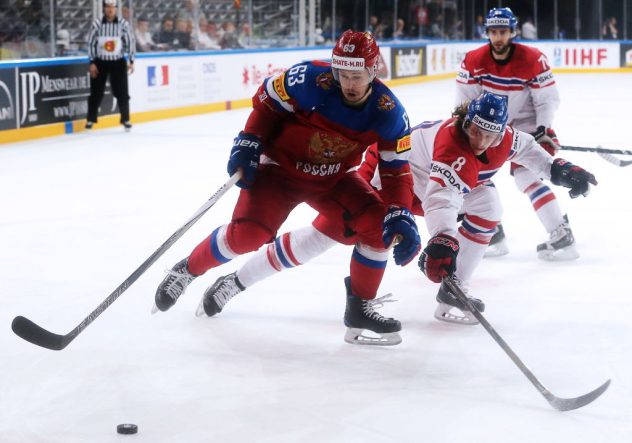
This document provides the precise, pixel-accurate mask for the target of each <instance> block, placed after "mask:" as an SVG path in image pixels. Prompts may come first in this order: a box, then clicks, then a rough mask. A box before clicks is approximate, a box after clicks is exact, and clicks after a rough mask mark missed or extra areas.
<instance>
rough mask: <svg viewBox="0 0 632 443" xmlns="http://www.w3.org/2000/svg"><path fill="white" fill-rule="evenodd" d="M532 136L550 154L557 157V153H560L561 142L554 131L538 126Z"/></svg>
mask: <svg viewBox="0 0 632 443" xmlns="http://www.w3.org/2000/svg"><path fill="white" fill-rule="evenodd" d="M531 135H532V136H533V138H535V141H536V142H538V143H539V144H540V146H542V147H543V148H544V149H546V152H548V153H549V154H551V155H555V154H557V151H559V149H560V141H559V140H558V139H557V134H556V133H555V131H554V130H553V129H551V128H545V127H544V126H538V129H536V131H535V132H533V133H531Z"/></svg>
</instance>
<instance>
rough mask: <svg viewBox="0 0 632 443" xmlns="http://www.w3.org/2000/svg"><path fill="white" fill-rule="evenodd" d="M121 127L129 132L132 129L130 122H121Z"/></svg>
mask: <svg viewBox="0 0 632 443" xmlns="http://www.w3.org/2000/svg"><path fill="white" fill-rule="evenodd" d="M121 124H122V125H123V128H125V132H130V131H131V130H132V124H131V123H130V122H123V123H121Z"/></svg>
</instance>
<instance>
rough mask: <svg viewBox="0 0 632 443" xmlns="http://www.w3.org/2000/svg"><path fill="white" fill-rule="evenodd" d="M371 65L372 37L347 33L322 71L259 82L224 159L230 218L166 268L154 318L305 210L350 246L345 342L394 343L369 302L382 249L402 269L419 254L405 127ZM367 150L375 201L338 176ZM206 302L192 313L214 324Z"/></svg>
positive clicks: (356, 181) (350, 177) (389, 326)
mask: <svg viewBox="0 0 632 443" xmlns="http://www.w3.org/2000/svg"><path fill="white" fill-rule="evenodd" d="M378 57H379V48H378V46H377V43H376V42H375V39H374V38H373V36H372V35H371V34H370V33H364V32H353V31H351V30H349V31H346V32H345V33H343V34H342V36H341V37H340V39H339V40H338V42H337V43H336V46H335V47H334V49H333V54H332V61H331V65H330V64H329V63H324V62H319V61H313V62H305V63H299V64H297V65H295V66H293V67H292V68H291V69H288V70H287V71H284V72H282V73H280V74H278V75H276V76H273V77H270V78H267V79H266V80H264V82H263V84H262V85H261V87H260V88H259V90H258V91H257V92H256V94H255V96H254V97H253V111H252V113H251V114H250V116H249V118H248V121H247V122H246V126H245V128H244V130H243V131H242V132H240V133H239V135H238V136H237V137H236V138H235V141H234V144H233V148H232V150H231V153H230V158H229V161H228V167H227V169H228V173H229V174H234V173H236V172H237V171H239V170H241V171H242V176H241V180H240V181H239V182H238V183H237V184H238V186H240V187H242V188H243V189H242V190H241V193H240V195H239V200H238V202H237V204H236V206H235V209H234V212H233V216H232V220H231V222H230V223H228V224H227V225H224V226H220V227H218V228H217V229H215V230H214V231H213V232H212V233H211V235H210V236H209V237H208V238H206V239H205V240H204V241H202V242H201V243H200V244H199V245H198V246H197V247H196V248H195V249H194V250H193V252H192V253H191V254H190V255H189V256H188V257H186V258H185V259H183V260H181V261H180V262H178V263H177V264H176V265H175V266H174V267H173V269H172V270H171V271H170V272H169V275H168V276H167V277H166V278H165V279H164V280H163V282H162V283H161V284H160V286H159V287H158V289H157V291H156V297H155V302H156V308H157V309H159V310H161V311H166V310H167V309H169V308H170V307H171V306H173V304H175V302H176V300H177V299H178V297H180V296H181V295H182V293H183V292H184V291H185V289H186V287H187V286H188V284H189V283H190V282H191V281H192V280H193V279H194V278H196V277H198V276H200V275H202V274H204V273H205V272H206V271H207V270H209V269H211V268H214V267H217V266H219V265H221V264H223V263H226V262H228V261H230V260H231V259H233V258H234V257H236V256H238V255H241V254H244V253H247V252H251V251H255V250H257V249H259V248H260V247H261V246H262V245H263V244H265V243H268V242H271V241H273V240H274V238H275V236H276V233H277V230H278V228H279V227H280V226H281V224H282V223H283V222H284V221H285V219H286V218H287V216H288V214H289V213H290V212H291V211H292V210H293V209H294V208H295V207H296V206H297V205H298V204H300V203H303V202H304V203H307V204H309V205H310V206H312V207H313V208H314V209H316V210H317V211H319V212H320V213H322V214H325V215H327V216H329V217H332V218H337V217H340V218H341V219H342V218H343V217H344V222H345V225H346V226H347V228H348V229H349V230H352V231H353V232H354V233H355V234H356V236H357V244H356V245H355V248H354V251H353V255H352V259H351V265H350V277H348V278H347V279H345V285H346V290H347V307H346V310H345V317H344V318H345V324H346V326H347V327H348V328H349V334H352V335H354V336H355V337H356V338H358V340H360V336H361V335H362V332H363V331H364V330H370V331H373V332H374V333H376V334H377V335H378V336H379V338H378V339H376V341H378V344H397V343H399V341H401V338H400V337H399V334H398V332H399V330H400V329H401V325H400V323H399V321H397V320H395V319H392V318H385V317H383V316H381V315H380V314H379V313H377V312H376V311H375V310H374V303H373V302H372V301H373V299H374V298H375V296H376V294H377V290H378V287H379V284H380V281H381V279H382V275H383V273H384V269H385V267H386V261H387V257H388V253H389V248H390V247H391V245H392V244H393V243H397V244H396V245H395V246H394V247H393V254H394V257H395V262H396V263H397V264H399V265H405V264H407V263H408V262H410V261H411V260H412V259H413V258H414V257H415V256H416V255H417V253H418V252H419V250H420V238H419V234H418V232H417V226H416V225H415V220H414V216H413V215H412V213H411V211H410V206H411V203H412V196H413V188H412V184H413V183H412V176H411V174H410V169H409V165H408V156H409V155H410V128H409V124H408V117H407V116H406V112H405V110H404V108H403V106H402V105H401V103H400V102H399V101H398V100H397V98H396V97H395V95H394V94H393V93H392V92H391V91H390V90H389V89H388V88H387V87H386V86H385V85H384V84H383V83H381V82H380V81H379V80H376V79H375V77H376V70H377V64H378ZM374 143H376V144H377V148H378V152H379V157H380V173H381V178H382V184H383V188H384V189H383V191H382V194H381V197H380V195H378V194H377V193H376V192H375V191H374V190H373V189H372V188H371V187H370V186H369V185H368V184H367V182H366V181H364V180H362V179H361V178H360V177H359V175H358V174H357V173H347V171H348V169H349V168H351V167H352V166H354V165H357V164H358V163H359V162H360V159H361V156H362V154H363V152H364V151H365V150H366V148H367V146H369V145H371V144H374ZM396 240H397V241H396ZM228 286H231V287H238V286H239V282H238V281H236V280H235V279H225V280H222V281H220V282H218V283H217V284H216V285H214V287H215V288H214V290H219V291H222V292H225V291H226V288H227V287H228ZM209 290H210V289H209ZM207 292H208V291H207ZM207 299H208V297H207V296H206V295H205V296H204V298H203V299H202V302H201V309H203V310H204V312H205V313H207V314H208V315H212V314H214V306H213V305H212V304H209V303H208V302H207Z"/></svg>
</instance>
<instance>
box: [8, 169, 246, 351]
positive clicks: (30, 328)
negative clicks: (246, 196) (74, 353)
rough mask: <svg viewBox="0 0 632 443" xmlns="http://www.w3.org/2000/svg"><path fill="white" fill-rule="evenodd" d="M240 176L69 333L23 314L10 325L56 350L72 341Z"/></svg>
mask: <svg viewBox="0 0 632 443" xmlns="http://www.w3.org/2000/svg"><path fill="white" fill-rule="evenodd" d="M240 177H241V172H237V173H235V174H233V175H232V176H231V177H230V179H228V181H227V182H226V183H224V184H223V185H222V187H221V188H219V189H218V190H217V192H215V194H213V195H212V196H211V198H209V199H208V200H207V201H206V203H204V205H202V206H201V207H200V209H198V210H197V212H196V213H195V214H193V216H192V217H191V218H190V219H189V220H188V221H187V222H186V223H185V224H184V225H183V226H182V227H180V228H179V229H178V230H177V231H176V232H174V233H173V235H171V237H169V238H168V239H167V241H165V242H164V243H163V244H162V245H161V246H160V247H159V248H158V249H156V251H155V252H154V253H153V254H151V256H149V258H148V259H147V260H145V261H144V262H143V264H142V265H140V266H139V267H138V269H136V270H135V271H134V272H132V274H131V275H130V276H129V277H127V279H126V280H125V281H124V282H123V283H121V284H120V286H119V287H118V288H116V289H115V290H114V292H112V293H111V294H110V295H109V296H108V298H106V299H105V300H103V302H102V303H101V304H100V305H99V306H97V307H96V309H95V310H94V311H92V312H91V313H90V315H88V316H87V317H86V318H84V319H83V321H82V322H81V323H79V324H78V325H77V326H76V327H75V328H74V329H73V330H72V331H70V332H69V333H68V334H66V335H60V334H55V333H53V332H50V331H48V330H46V329H44V328H42V327H41V326H39V325H37V324H35V323H33V322H32V321H31V320H29V319H28V318H26V317H22V316H21V315H19V316H17V317H15V318H14V319H13V322H12V323H11V329H13V332H15V333H16V334H17V335H18V336H19V337H21V338H23V339H24V340H26V341H28V342H31V343H33V344H34V345H37V346H41V347H43V348H47V349H52V350H54V351H61V350H62V349H64V348H65V347H66V346H68V344H69V343H70V342H71V341H73V340H74V339H75V338H77V336H78V335H79V334H81V331H83V330H84V329H85V328H87V327H88V325H90V323H92V322H93V321H94V320H95V319H96V318H97V317H98V316H99V315H101V314H102V313H103V311H105V310H106V309H107V308H108V307H109V306H110V305H111V304H112V303H114V301H115V300H116V299H117V298H119V297H120V296H121V294H123V292H125V291H126V290H127V289H128V288H129V287H130V286H131V285H132V284H133V283H134V282H135V281H136V280H138V278H139V277H140V276H141V275H143V274H144V273H145V271H146V270H147V269H148V268H149V267H150V266H151V265H152V264H154V263H155V262H156V260H158V258H160V257H161V256H162V254H164V253H165V252H166V251H167V249H169V248H170V247H171V246H172V245H173V244H174V243H175V242H176V241H177V240H178V239H179V238H180V237H182V236H183V235H184V233H185V232H187V231H188V230H189V228H190V227H191V226H193V225H194V224H195V222H197V221H198V220H199V219H200V218H202V216H203V215H204V214H205V213H206V211H208V210H209V209H211V207H213V205H215V203H217V201H218V200H219V199H220V198H221V197H222V196H223V195H224V194H225V193H226V192H227V191H228V190H229V189H230V188H232V187H233V185H234V184H235V183H237V181H238V180H239V178H240Z"/></svg>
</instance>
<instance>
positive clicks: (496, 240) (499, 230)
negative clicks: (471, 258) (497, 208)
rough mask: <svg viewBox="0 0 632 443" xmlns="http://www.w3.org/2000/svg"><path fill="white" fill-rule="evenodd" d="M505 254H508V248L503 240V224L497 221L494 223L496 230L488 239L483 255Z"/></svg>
mask: <svg viewBox="0 0 632 443" xmlns="http://www.w3.org/2000/svg"><path fill="white" fill-rule="evenodd" d="M507 254H509V248H508V247H507V242H506V241H505V230H504V229H503V225H501V224H500V223H498V225H496V232H494V236H493V237H492V239H491V240H490V241H489V246H487V249H486V250H485V255H483V257H486V258H487V257H500V256H502V255H507Z"/></svg>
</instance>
